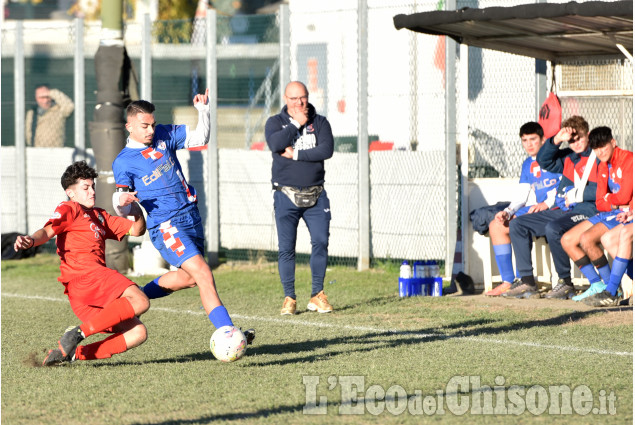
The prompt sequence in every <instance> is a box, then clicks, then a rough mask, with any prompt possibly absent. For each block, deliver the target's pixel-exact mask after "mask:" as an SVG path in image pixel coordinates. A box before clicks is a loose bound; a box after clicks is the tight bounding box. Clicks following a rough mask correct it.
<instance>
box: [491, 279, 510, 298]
mask: <svg viewBox="0 0 635 425" xmlns="http://www.w3.org/2000/svg"><path fill="white" fill-rule="evenodd" d="M511 287H512V284H511V283H509V282H503V283H501V284H500V285H498V286H497V287H496V288H494V289H492V290H491V291H487V292H486V293H485V295H486V296H488V297H498V296H501V295H502V294H504V293H505V292H507V291H509V288H511Z"/></svg>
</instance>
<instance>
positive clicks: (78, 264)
mask: <svg viewBox="0 0 635 425" xmlns="http://www.w3.org/2000/svg"><path fill="white" fill-rule="evenodd" d="M49 224H50V225H52V227H53V231H54V232H55V234H56V235H57V240H56V242H55V243H56V245H57V254H58V255H59V256H60V259H61V260H62V264H61V265H60V272H61V275H60V277H59V278H58V280H59V281H60V282H62V283H68V282H69V281H70V280H71V279H73V278H74V277H77V276H78V275H82V274H85V273H87V272H88V271H92V270H94V269H96V268H99V267H106V253H105V247H106V239H114V240H118V241H119V240H121V239H122V238H123V237H124V236H125V235H126V234H127V233H128V231H129V230H130V228H131V227H132V225H133V222H132V221H130V220H128V219H127V218H125V217H116V216H111V215H110V214H108V213H107V212H106V211H105V210H103V209H101V208H96V207H95V208H91V209H86V208H84V207H82V206H81V205H80V204H78V203H77V202H73V201H65V202H62V203H60V204H59V205H58V206H57V208H55V213H54V214H53V217H51V218H50V219H49V220H48V221H47V222H46V224H45V226H48V225H49Z"/></svg>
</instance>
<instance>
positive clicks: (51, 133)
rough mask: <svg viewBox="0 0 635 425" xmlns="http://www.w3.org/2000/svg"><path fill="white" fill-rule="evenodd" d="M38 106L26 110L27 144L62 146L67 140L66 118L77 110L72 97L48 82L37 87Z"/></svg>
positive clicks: (50, 146)
mask: <svg viewBox="0 0 635 425" xmlns="http://www.w3.org/2000/svg"><path fill="white" fill-rule="evenodd" d="M35 101H36V102H37V106H35V107H33V108H32V109H29V110H28V111H27V112H26V145H27V146H35V147H38V148H61V147H63V146H64V141H65V140H66V119H67V118H68V117H69V116H70V115H71V114H72V113H73V111H74V110H75V104H74V103H73V101H72V100H71V98H70V97H68V96H67V95H65V94H64V93H62V92H61V91H60V90H58V89H52V88H50V87H49V86H48V85H46V84H41V85H39V86H37V87H36V88H35Z"/></svg>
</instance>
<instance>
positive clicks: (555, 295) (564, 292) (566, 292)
mask: <svg viewBox="0 0 635 425" xmlns="http://www.w3.org/2000/svg"><path fill="white" fill-rule="evenodd" d="M574 294H575V289H573V286H572V285H567V284H566V283H564V281H563V280H562V279H558V284H557V285H556V286H554V287H553V289H551V291H549V292H547V293H546V294H545V298H549V299H552V300H568V299H569V298H571V297H573V295H574Z"/></svg>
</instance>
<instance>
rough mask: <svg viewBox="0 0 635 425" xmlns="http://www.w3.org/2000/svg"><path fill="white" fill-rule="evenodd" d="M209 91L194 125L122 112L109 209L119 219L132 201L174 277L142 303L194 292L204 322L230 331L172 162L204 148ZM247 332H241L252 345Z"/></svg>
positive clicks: (195, 218) (195, 215)
mask: <svg viewBox="0 0 635 425" xmlns="http://www.w3.org/2000/svg"><path fill="white" fill-rule="evenodd" d="M208 96H209V89H207V90H206V91H205V94H197V95H196V96H195V97H194V107H195V108H196V109H197V111H198V124H197V126H196V129H194V130H192V129H190V128H189V127H188V126H187V125H175V124H173V125H161V124H157V123H156V121H155V119H154V110H155V107H154V105H153V104H152V103H150V102H148V101H145V100H138V101H134V102H132V103H130V105H128V107H127V108H126V118H127V122H126V129H127V130H128V132H129V133H130V136H129V137H128V140H127V143H126V147H125V148H124V149H123V150H122V151H121V152H120V153H119V155H117V158H115V161H114V162H113V164H112V169H113V172H114V176H115V184H116V186H117V191H116V192H115V193H114V195H113V206H114V207H115V210H116V211H117V213H118V214H119V215H122V216H125V215H127V214H128V211H127V210H128V208H129V205H130V204H132V202H134V201H138V202H139V203H140V204H141V205H142V206H143V208H145V210H146V212H147V214H148V218H147V226H148V230H149V234H150V239H151V240H152V244H153V245H154V247H155V248H156V249H157V250H159V252H160V253H161V256H162V257H163V258H164V259H165V260H166V261H167V262H168V263H169V264H171V265H173V266H175V267H176V268H177V270H176V271H172V272H168V273H166V274H164V275H163V276H161V277H158V278H156V279H154V280H153V281H152V282H150V283H148V284H147V285H145V286H144V287H143V288H142V289H143V292H144V293H145V294H146V295H147V296H148V298H150V299H153V298H159V297H163V296H165V295H168V294H170V293H172V292H174V291H178V290H180V289H185V288H191V287H194V286H196V287H198V290H199V292H200V295H201V301H202V303H203V307H204V308H205V312H206V313H207V315H208V317H209V320H210V321H211V322H212V324H213V325H214V326H215V327H216V328H220V327H222V326H233V323H232V320H231V318H230V316H229V313H228V312H227V309H226V308H225V306H223V303H222V302H221V300H220V297H219V296H218V292H217V291H216V285H215V282H214V275H213V274H212V271H211V269H210V267H209V265H208V264H207V262H206V261H205V258H204V257H203V252H204V246H205V234H204V231H203V224H202V221H201V217H200V215H199V212H198V207H197V200H196V191H195V190H194V188H193V187H192V186H190V185H189V184H188V183H187V181H186V180H185V176H184V175H183V171H182V170H181V164H180V163H179V160H178V158H177V156H176V151H177V150H179V149H191V148H197V147H201V146H204V145H206V144H207V142H208V140H209V127H210V116H209V115H210V114H209V101H208ZM254 335H255V333H254V331H253V330H252V329H250V330H248V331H246V332H245V336H246V337H247V340H248V342H251V340H253V337H254Z"/></svg>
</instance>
